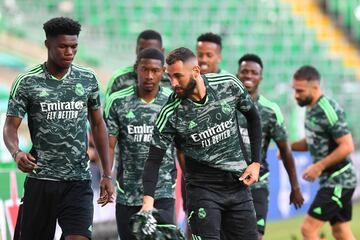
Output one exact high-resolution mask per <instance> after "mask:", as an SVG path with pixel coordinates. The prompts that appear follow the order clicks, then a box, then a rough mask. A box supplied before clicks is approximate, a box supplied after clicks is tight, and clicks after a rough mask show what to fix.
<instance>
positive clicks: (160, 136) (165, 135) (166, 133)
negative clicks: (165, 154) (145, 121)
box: [151, 122, 175, 150]
mask: <svg viewBox="0 0 360 240" xmlns="http://www.w3.org/2000/svg"><path fill="white" fill-rule="evenodd" d="M174 138H175V129H174V128H173V127H172V126H171V123H170V122H167V123H166V125H165V127H164V128H162V129H161V131H160V129H159V128H158V126H157V125H155V128H154V133H153V137H152V140H151V144H152V145H154V146H155V147H157V148H160V149H163V150H166V149H168V147H169V145H170V144H173V141H174Z"/></svg>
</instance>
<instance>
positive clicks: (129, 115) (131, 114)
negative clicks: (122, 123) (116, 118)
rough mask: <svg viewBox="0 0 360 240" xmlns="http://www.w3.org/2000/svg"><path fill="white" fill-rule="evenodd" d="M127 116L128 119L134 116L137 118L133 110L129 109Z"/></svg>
mask: <svg viewBox="0 0 360 240" xmlns="http://www.w3.org/2000/svg"><path fill="white" fill-rule="evenodd" d="M126 118H128V119H133V118H135V114H134V113H133V112H132V111H129V112H128V113H127V114H126Z"/></svg>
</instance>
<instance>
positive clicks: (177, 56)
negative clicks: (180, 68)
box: [166, 47, 196, 65]
mask: <svg viewBox="0 0 360 240" xmlns="http://www.w3.org/2000/svg"><path fill="white" fill-rule="evenodd" d="M191 58H195V59H196V56H195V54H194V53H193V52H192V51H191V50H190V49H188V48H185V47H180V48H176V49H174V50H172V51H171V52H170V53H169V55H168V56H167V57H166V64H167V65H172V64H174V63H175V62H177V61H182V62H183V63H185V62H186V61H188V60H189V59H191Z"/></svg>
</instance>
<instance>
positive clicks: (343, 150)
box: [317, 133, 354, 169]
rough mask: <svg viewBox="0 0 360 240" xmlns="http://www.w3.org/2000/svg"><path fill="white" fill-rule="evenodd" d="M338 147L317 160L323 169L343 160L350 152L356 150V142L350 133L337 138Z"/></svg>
mask: <svg viewBox="0 0 360 240" xmlns="http://www.w3.org/2000/svg"><path fill="white" fill-rule="evenodd" d="M335 142H336V143H337V145H338V146H337V147H336V148H335V149H334V151H332V152H331V153H330V154H329V155H327V156H326V157H325V158H323V159H321V160H320V161H318V162H317V164H319V165H320V166H321V167H322V168H323V169H326V168H328V167H331V166H333V165H335V164H337V163H340V162H342V161H343V160H344V159H345V158H346V157H347V156H348V155H350V153H352V152H353V151H354V143H353V139H352V135H351V134H350V133H348V134H346V135H344V136H342V137H339V138H337V139H335Z"/></svg>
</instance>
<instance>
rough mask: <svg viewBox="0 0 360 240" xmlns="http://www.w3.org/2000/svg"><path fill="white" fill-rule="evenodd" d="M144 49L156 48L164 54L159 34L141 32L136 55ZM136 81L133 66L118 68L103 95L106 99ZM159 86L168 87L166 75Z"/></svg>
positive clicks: (155, 32)
mask: <svg viewBox="0 0 360 240" xmlns="http://www.w3.org/2000/svg"><path fill="white" fill-rule="evenodd" d="M145 48H156V49H159V50H160V51H161V52H162V53H164V48H163V44H162V37H161V35H160V33H158V32H157V31H155V30H151V29H148V30H145V31H142V32H141V33H140V34H139V36H138V37H137V40H136V50H135V53H136V55H138V54H139V52H140V51H141V50H143V49H145ZM136 80H137V76H136V72H135V69H134V66H127V67H123V68H119V69H118V70H116V71H115V72H114V73H113V74H112V76H111V78H110V80H109V82H108V84H107V88H106V95H105V97H106V99H107V98H108V97H109V96H110V94H112V93H113V92H116V91H119V90H121V89H124V88H126V87H128V86H132V85H134V84H136ZM161 85H162V86H167V87H170V83H169V79H168V78H167V76H166V74H164V75H163V76H162V78H161Z"/></svg>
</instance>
